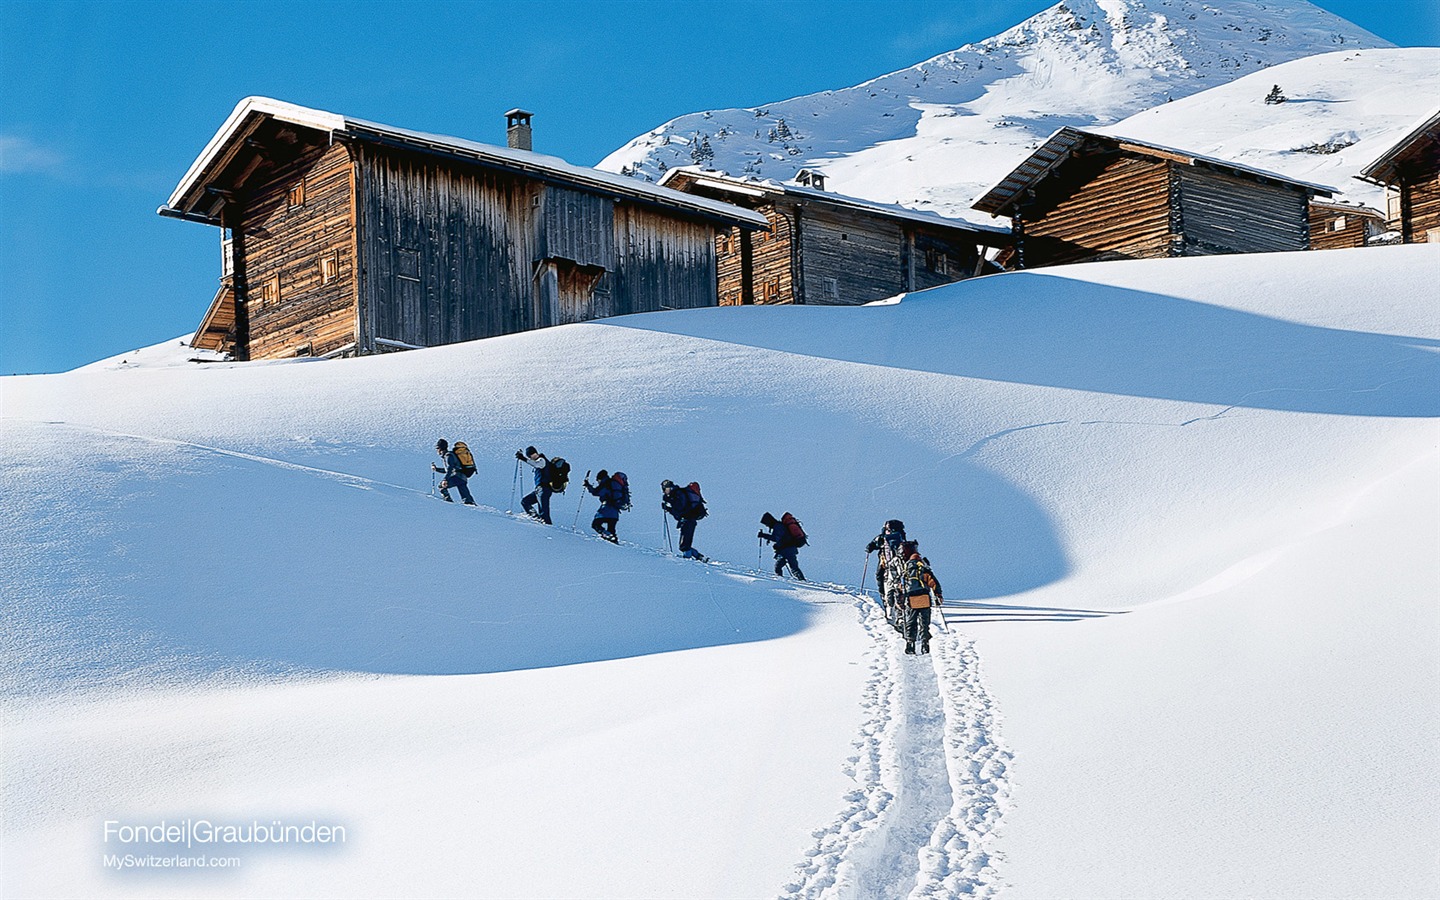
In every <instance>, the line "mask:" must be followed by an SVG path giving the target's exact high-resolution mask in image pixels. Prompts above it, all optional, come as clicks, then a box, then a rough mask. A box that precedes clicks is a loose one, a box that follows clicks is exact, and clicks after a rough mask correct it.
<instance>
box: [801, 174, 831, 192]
mask: <svg viewBox="0 0 1440 900" xmlns="http://www.w3.org/2000/svg"><path fill="white" fill-rule="evenodd" d="M795 182H796V183H797V184H802V185H804V186H805V187H808V188H814V189H815V190H817V191H823V190H825V175H824V174H823V173H821V172H817V171H815V170H814V169H801V170H800V171H799V172H796V173H795Z"/></svg>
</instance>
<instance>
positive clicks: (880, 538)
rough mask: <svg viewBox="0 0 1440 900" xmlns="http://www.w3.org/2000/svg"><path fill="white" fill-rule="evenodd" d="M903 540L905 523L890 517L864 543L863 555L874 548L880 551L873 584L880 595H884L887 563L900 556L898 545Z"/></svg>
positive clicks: (873, 550) (872, 551)
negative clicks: (878, 531)
mask: <svg viewBox="0 0 1440 900" xmlns="http://www.w3.org/2000/svg"><path fill="white" fill-rule="evenodd" d="M904 541H905V523H904V522H902V521H900V520H899V519H891V520H889V521H888V522H886V523H885V525H884V527H882V528H881V529H880V533H879V534H877V535H876V536H875V539H874V540H872V541H871V542H870V543H868V544H866V545H865V555H866V556H869V555H870V554H871V553H874V552H875V551H876V550H879V551H880V557H879V562H878V563H877V564H876V566H875V586H876V587H878V588H879V589H880V597H881V598H882V599H883V598H884V597H885V574H886V569H887V568H889V565H888V564H889V563H890V562H891V561H893V560H896V559H898V558H900V545H901V544H902V543H904Z"/></svg>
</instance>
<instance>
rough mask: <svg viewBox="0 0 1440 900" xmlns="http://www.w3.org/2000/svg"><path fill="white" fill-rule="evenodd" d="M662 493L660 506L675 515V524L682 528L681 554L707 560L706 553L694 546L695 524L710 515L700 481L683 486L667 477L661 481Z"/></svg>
mask: <svg viewBox="0 0 1440 900" xmlns="http://www.w3.org/2000/svg"><path fill="white" fill-rule="evenodd" d="M660 493H661V499H660V508H661V509H663V510H665V512H667V513H669V514H670V515H671V516H674V517H675V525H676V527H677V528H679V529H680V555H681V556H683V557H685V558H686V559H698V560H700V561H701V562H705V561H706V560H705V556H704V554H702V553H700V551H698V550H696V549H695V547H694V541H695V525H696V524H697V523H698V522H699V521H700V520H701V519H703V518H705V516H707V515H709V513H708V511H707V510H706V509H705V498H704V497H702V496H701V495H700V483H699V482H698V481H692V482H690V483H689V484H688V485H686V486H685V487H683V488H682V487H677V486H676V484H675V482H673V481H670V480H669V479H666V480H665V481H662V482H660Z"/></svg>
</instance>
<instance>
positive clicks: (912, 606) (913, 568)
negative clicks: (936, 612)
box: [900, 550, 945, 653]
mask: <svg viewBox="0 0 1440 900" xmlns="http://www.w3.org/2000/svg"><path fill="white" fill-rule="evenodd" d="M900 572H901V578H902V580H903V591H902V593H903V594H904V595H905V652H906V653H914V652H915V642H916V641H919V642H920V652H921V653H929V652H930V605H931V603H932V601H933V602H934V604H935V605H936V606H944V605H945V596H944V594H943V593H942V592H941V590H940V581H939V579H937V578H936V577H935V573H934V572H933V571H931V570H930V560H928V559H925V558H924V557H922V556H921V555H920V553H919V551H918V550H917V551H912V552H911V553H910V554H909V555H908V556H907V557H906V559H904V560H903V561H902V565H901V567H900Z"/></svg>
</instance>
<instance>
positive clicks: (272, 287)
mask: <svg viewBox="0 0 1440 900" xmlns="http://www.w3.org/2000/svg"><path fill="white" fill-rule="evenodd" d="M279 302H280V276H279V275H271V276H270V277H269V278H267V279H265V280H264V281H262V282H261V283H260V306H261V307H266V306H274V305H275V304H277V303H279Z"/></svg>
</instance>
